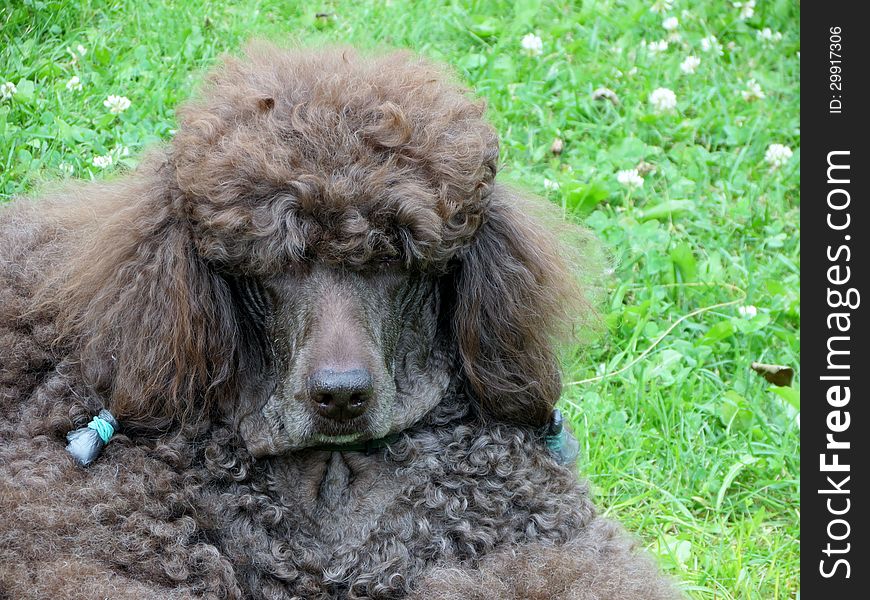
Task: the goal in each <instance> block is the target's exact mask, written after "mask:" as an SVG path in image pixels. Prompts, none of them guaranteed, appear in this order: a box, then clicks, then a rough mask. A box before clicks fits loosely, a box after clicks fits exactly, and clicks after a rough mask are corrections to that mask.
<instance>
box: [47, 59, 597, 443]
mask: <svg viewBox="0 0 870 600" xmlns="http://www.w3.org/2000/svg"><path fill="white" fill-rule="evenodd" d="M483 112H484V109H483V106H482V103H481V102H478V101H475V100H473V99H471V98H469V96H468V95H467V92H466V91H465V90H464V89H463V88H462V87H460V86H458V85H456V84H455V83H453V80H452V78H451V77H450V76H449V75H448V74H447V73H445V72H444V71H443V70H442V69H440V68H438V67H436V66H433V65H432V64H430V63H428V62H426V61H424V60H421V59H419V58H416V57H413V56H411V55H409V54H407V53H396V54H389V55H386V56H379V57H366V56H361V55H359V54H357V53H356V52H354V51H352V50H341V49H339V50H335V49H327V50H319V51H310V50H307V51H286V50H279V49H276V48H274V47H271V46H267V45H256V46H252V47H251V48H249V49H248V51H247V57H246V58H244V59H227V60H226V61H225V62H224V64H223V65H222V66H221V67H219V68H217V69H216V70H215V71H214V72H213V73H212V74H211V75H210V76H209V77H208V79H207V82H206V84H205V86H204V90H203V93H202V94H201V97H200V99H199V100H196V101H194V102H192V103H190V104H188V105H187V106H185V107H182V108H181V109H179V112H178V114H179V131H178V134H177V135H176V137H175V140H174V142H173V144H172V147H171V148H170V150H169V152H168V155H167V157H166V159H165V160H161V161H158V162H160V164H159V165H157V166H153V167H150V169H151V170H150V171H149V167H147V166H146V167H143V169H142V170H140V172H141V173H144V174H145V178H146V179H149V178H150V179H152V180H155V181H157V180H159V181H161V182H162V185H163V186H164V189H163V191H160V189H159V186H158V185H157V184H156V183H155V184H153V185H152V186H151V187H148V188H147V191H146V192H145V195H146V196H147V197H149V198H150V200H149V201H146V202H142V203H140V204H141V206H140V207H138V208H137V207H135V206H134V207H131V208H129V209H125V211H126V213H127V217H126V218H124V219H120V218H119V219H118V223H123V224H124V226H125V227H127V228H129V227H137V226H138V227H140V228H141V229H142V231H141V232H140V234H139V235H135V236H128V237H129V240H128V239H126V238H125V239H124V241H122V242H119V243H120V245H121V246H122V247H124V245H125V244H126V250H124V249H123V248H122V249H121V250H117V251H114V252H113V253H109V254H106V255H105V256H102V255H101V256H91V257H89V258H88V259H86V260H85V262H88V266H87V268H86V269H85V270H86V271H87V272H86V273H82V274H81V276H80V277H77V278H76V277H72V278H70V281H73V280H75V281H76V282H78V283H72V284H70V285H73V286H74V285H79V286H81V287H82V288H83V289H92V288H95V287H99V286H100V285H103V286H104V288H105V289H103V290H101V291H99V292H98V297H99V301H95V300H94V298H93V297H85V295H83V294H79V295H80V296H81V299H80V300H79V301H78V304H79V305H81V306H82V307H83V310H82V311H80V312H79V313H78V314H75V315H74V320H75V322H76V323H78V324H79V325H80V326H81V327H80V330H81V331H80V333H81V337H82V338H83V339H84V340H85V347H84V350H83V357H84V358H83V360H84V362H85V363H88V362H89V361H90V362H91V363H94V364H96V366H94V367H92V368H91V369H90V371H91V372H92V373H93V379H95V380H102V382H103V383H102V385H100V386H98V387H101V388H102V389H105V390H107V393H108V394H109V395H111V396H112V398H111V402H110V404H112V405H113V406H114V408H115V412H116V413H118V416H119V418H121V419H126V421H127V422H128V423H130V422H132V423H133V424H134V425H135V424H136V423H142V424H143V425H146V424H147V425H154V424H158V425H165V423H166V422H167V421H171V420H173V419H178V418H179V415H189V414H192V412H193V409H191V407H196V410H197V411H199V412H200V413H202V412H203V411H209V410H222V411H226V410H230V411H231V412H232V414H234V415H235V418H236V419H237V425H238V427H239V428H240V431H241V433H242V435H243V437H244V438H245V440H246V442H247V444H248V447H249V449H251V451H252V452H253V453H254V454H268V453H279V452H281V451H285V450H287V449H293V448H303V447H306V446H314V445H319V444H324V443H327V444H336V443H346V442H351V441H362V440H365V439H374V438H378V437H382V436H386V435H388V434H390V433H393V432H397V431H401V430H403V429H405V428H407V427H409V426H411V425H413V424H414V423H415V422H417V421H419V420H420V419H421V418H422V417H423V416H424V415H425V414H426V413H427V412H428V411H430V410H431V409H432V408H433V407H434V406H435V405H436V404H438V403H439V402H440V401H441V400H442V399H443V398H445V397H446V396H447V395H452V396H464V397H466V398H468V401H469V402H471V403H472V404H473V405H474V406H475V407H476V408H477V410H478V411H479V413H480V414H481V415H488V416H489V417H492V418H496V419H505V420H510V421H514V422H518V423H525V424H531V425H542V424H544V423H545V422H546V421H547V419H548V418H549V415H550V412H551V409H552V406H553V404H554V403H555V401H556V400H557V398H558V396H559V392H560V377H559V371H558V365H557V360H556V355H555V349H554V348H555V346H554V344H555V340H556V338H557V337H558V335H559V333H560V332H563V331H564V330H566V329H570V323H571V321H572V318H573V317H574V316H576V315H579V314H583V313H585V312H588V310H587V308H586V307H585V306H583V303H582V294H581V293H580V292H579V291H578V288H577V286H576V279H575V278H574V276H573V275H572V272H571V269H569V265H568V264H567V261H566V260H565V258H564V253H563V252H562V251H561V250H560V249H559V248H558V247H557V244H556V243H555V241H554V238H553V236H552V234H551V233H550V232H549V231H548V230H547V229H545V228H543V227H541V226H540V225H539V224H538V222H537V220H536V219H535V218H533V217H532V216H531V215H530V214H529V208H530V207H531V206H532V204H531V203H530V202H531V201H528V200H524V199H521V198H520V197H518V196H516V195H515V194H513V193H512V192H510V191H509V190H507V189H506V188H504V187H502V186H500V185H496V184H495V182H494V178H495V174H496V163H497V159H498V140H497V136H496V135H495V133H494V130H493V128H492V127H491V126H490V125H489V124H488V123H487V122H486V121H485V120H484V118H483ZM137 211H138V212H137ZM122 237H123V236H121V235H116V236H115V238H116V239H118V240H119V239H120V238H122ZM116 243H118V242H116ZM95 264H96V265H97V266H96V267H95V266H94V265H95ZM100 265H101V266H100ZM101 271H111V273H102V272H101ZM82 282H84V283H82ZM100 282H106V283H100ZM112 288H114V289H112ZM58 297H59V298H64V299H65V300H64V302H66V303H67V304H70V305H75V304H76V303H75V302H74V301H73V300H75V297H76V293H75V292H73V293H67V294H63V293H61V294H59V295H58ZM83 324H84V326H82V325H83ZM566 325H568V327H566ZM86 326H89V327H90V331H88V330H87V327H86ZM155 338H156V339H162V340H163V341H162V343H161V344H160V345H159V347H158V348H155V346H154V344H150V345H149V344H146V343H143V342H142V341H141V340H144V339H151V340H154V339H155ZM106 355H112V356H123V357H124V358H123V360H119V361H117V362H115V363H112V364H105V358H104V357H105V356H106ZM101 360H102V361H103V362H102V363H100V361H101ZM86 369H87V364H86Z"/></svg>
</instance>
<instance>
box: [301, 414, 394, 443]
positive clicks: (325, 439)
mask: <svg viewBox="0 0 870 600" xmlns="http://www.w3.org/2000/svg"><path fill="white" fill-rule="evenodd" d="M381 429H383V428H380V427H375V426H373V424H372V422H371V420H370V419H369V418H367V416H366V415H363V416H361V417H358V418H356V419H352V420H350V421H345V422H341V423H339V422H337V421H332V420H330V419H324V418H322V417H319V416H314V417H313V418H312V419H311V430H310V434H309V435H308V436H306V437H307V441H308V442H309V443H308V444H307V445H317V444H336V445H340V444H352V443H356V442H364V441H367V440H373V439H377V438H379V437H383V436H384V435H386V433H387V430H386V429H384V431H381Z"/></svg>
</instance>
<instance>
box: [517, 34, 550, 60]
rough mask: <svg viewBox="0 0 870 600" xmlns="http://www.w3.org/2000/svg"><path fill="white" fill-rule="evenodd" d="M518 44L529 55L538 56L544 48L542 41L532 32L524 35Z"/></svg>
mask: <svg viewBox="0 0 870 600" xmlns="http://www.w3.org/2000/svg"><path fill="white" fill-rule="evenodd" d="M520 45H521V46H522V47H523V50H524V51H525V53H526V54H528V55H529V56H539V55H540V54H541V52H542V51H543V49H544V41H543V40H542V39H541V38H540V37H539V36H537V35H535V34H534V33H527V34H526V35H524V36H523V39H522V41H521V42H520Z"/></svg>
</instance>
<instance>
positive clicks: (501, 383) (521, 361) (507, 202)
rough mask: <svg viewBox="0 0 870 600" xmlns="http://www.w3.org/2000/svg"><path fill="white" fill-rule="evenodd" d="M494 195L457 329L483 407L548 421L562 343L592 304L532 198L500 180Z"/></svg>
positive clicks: (468, 254) (459, 282)
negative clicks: (537, 216) (540, 219)
mask: <svg viewBox="0 0 870 600" xmlns="http://www.w3.org/2000/svg"><path fill="white" fill-rule="evenodd" d="M488 201H489V205H488V207H487V208H486V210H485V212H484V216H483V224H482V225H481V227H480V229H479V230H478V231H477V233H476V234H475V238H474V239H473V241H472V243H471V245H470V247H469V248H467V250H466V251H465V253H464V254H463V255H462V258H461V264H460V267H459V272H458V274H457V276H456V299H455V313H454V320H453V327H454V334H455V337H456V340H457V343H458V345H459V352H460V356H461V359H462V365H463V369H464V373H465V377H466V379H467V381H468V383H469V385H470V389H471V392H472V395H473V396H474V398H475V399H476V400H477V402H478V403H479V405H480V406H481V408H482V409H483V410H484V411H485V412H486V413H489V414H491V415H493V416H495V417H496V418H500V419H504V420H508V421H512V422H517V423H524V424H531V425H544V424H545V423H546V422H547V421H548V419H549V417H550V413H551V411H552V408H553V405H554V404H555V403H556V401H557V400H558V398H559V395H560V392H561V376H560V372H559V364H558V357H557V348H556V344H557V343H558V341H559V338H560V337H561V336H562V335H563V334H565V333H570V330H571V323H572V320H573V319H574V318H575V317H577V316H579V315H581V313H582V312H583V311H584V310H588V309H587V308H586V307H585V306H584V302H583V299H582V295H581V293H580V290H579V286H578V285H577V282H576V279H575V277H574V275H573V274H572V272H571V270H570V268H569V265H568V264H567V261H566V260H565V259H564V258H563V256H564V255H563V254H562V253H560V251H559V249H558V246H557V244H556V240H555V237H554V235H553V234H551V233H549V232H548V231H547V230H545V229H544V228H543V227H542V226H541V225H540V224H538V223H537V222H536V220H535V219H534V218H533V217H532V216H531V215H530V214H528V209H529V208H530V206H531V204H530V202H529V201H528V200H524V199H521V198H520V197H519V196H517V195H516V194H514V193H513V192H511V191H510V190H507V189H506V188H504V187H502V186H499V185H496V186H495V187H494V190H493V192H492V194H491V195H490V197H489V199H488Z"/></svg>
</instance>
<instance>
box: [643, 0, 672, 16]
mask: <svg viewBox="0 0 870 600" xmlns="http://www.w3.org/2000/svg"><path fill="white" fill-rule="evenodd" d="M673 8H674V0H656V1H655V2H653V3H652V6H650V7H649V10H650V12H654V13H663V12H668V11H670V10H673Z"/></svg>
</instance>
